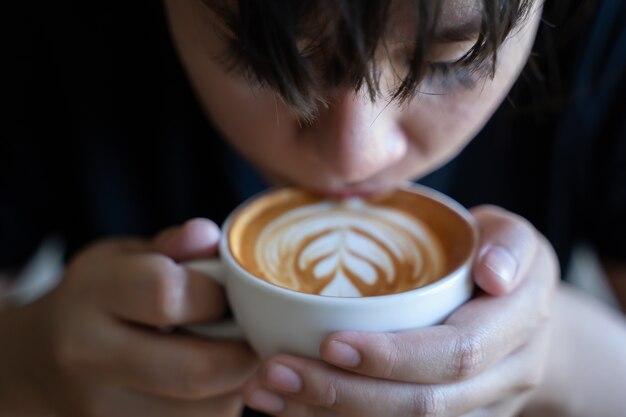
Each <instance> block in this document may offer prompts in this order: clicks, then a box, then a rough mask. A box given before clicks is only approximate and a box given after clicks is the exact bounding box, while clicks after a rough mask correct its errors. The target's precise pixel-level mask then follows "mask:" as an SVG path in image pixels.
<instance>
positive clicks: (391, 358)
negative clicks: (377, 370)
mask: <svg viewBox="0 0 626 417" xmlns="http://www.w3.org/2000/svg"><path fill="white" fill-rule="evenodd" d="M384 346H385V349H384V350H383V351H384V352H385V360H383V361H381V362H382V363H381V366H382V371H381V374H382V377H383V378H385V379H391V378H393V376H394V375H397V372H398V368H399V367H400V357H401V356H402V355H401V348H400V345H399V344H398V342H397V340H396V338H395V337H394V335H392V334H389V333H385V343H384Z"/></svg>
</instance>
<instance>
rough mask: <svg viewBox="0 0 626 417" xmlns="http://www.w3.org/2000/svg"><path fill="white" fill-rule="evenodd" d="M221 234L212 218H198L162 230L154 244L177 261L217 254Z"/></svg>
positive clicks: (155, 247) (160, 251) (157, 249)
mask: <svg viewBox="0 0 626 417" xmlns="http://www.w3.org/2000/svg"><path fill="white" fill-rule="evenodd" d="M220 235H221V232H220V229H219V227H218V226H217V225H216V224H215V223H213V222H212V221H211V220H208V219H202V218H196V219H191V220H188V221H187V222H185V223H184V224H183V225H182V226H179V227H171V228H169V229H166V230H165V231H163V232H161V233H160V234H158V235H157V236H156V237H155V238H154V240H153V241H152V246H153V249H154V250H155V251H157V252H159V253H162V254H164V255H167V256H169V257H170V258H172V259H174V260H176V261H184V260H188V259H196V258H206V257H209V256H213V255H215V252H216V251H217V246H218V243H219V239H220Z"/></svg>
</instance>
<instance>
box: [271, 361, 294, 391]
mask: <svg viewBox="0 0 626 417" xmlns="http://www.w3.org/2000/svg"><path fill="white" fill-rule="evenodd" d="M267 382H268V383H269V385H271V386H272V388H276V389H278V390H280V391H285V392H289V393H292V394H296V393H298V392H300V390H301V389H302V380H301V379H300V376H299V375H298V374H297V373H296V372H295V371H293V370H292V369H291V368H288V367H286V366H285V365H282V364H280V363H275V364H272V365H271V366H270V367H269V369H268V370H267Z"/></svg>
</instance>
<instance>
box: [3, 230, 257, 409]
mask: <svg viewBox="0 0 626 417" xmlns="http://www.w3.org/2000/svg"><path fill="white" fill-rule="evenodd" d="M218 238H219V229H218V228H217V226H215V225H214V224H213V223H212V222H209V221H207V220H200V219H196V220H191V221H189V222H187V223H186V224H185V225H183V226H182V227H179V228H172V229H170V230H167V231H165V232H163V233H161V234H160V235H159V236H157V237H156V238H155V239H154V240H153V241H142V240H138V239H127V238H123V239H122V238H120V239H111V240H107V241H103V242H100V243H97V244H95V245H93V246H92V247H90V248H88V249H86V250H84V251H83V252H82V253H80V254H79V255H78V256H77V257H76V258H75V259H74V260H73V261H72V262H71V263H70V264H69V265H68V268H67V270H66V274H65V276H64V279H63V281H62V282H61V284H60V286H59V287H58V288H57V289H55V290H54V291H53V292H52V293H51V294H49V295H48V296H47V297H45V298H43V299H42V300H40V301H38V302H36V303H34V304H33V305H31V306H29V307H28V308H26V309H25V310H24V311H23V312H21V313H20V314H18V315H17V317H15V319H16V320H14V321H12V323H13V324H15V323H17V322H19V323H20V327H22V328H23V329H28V330H27V331H21V332H19V333H18V337H16V338H13V339H12V340H11V343H10V344H11V345H12V346H13V351H14V352H17V354H15V355H14V357H15V358H18V362H19V365H13V368H14V370H15V375H12V378H15V381H14V382H15V384H16V385H15V386H17V387H20V386H21V387H22V388H24V387H28V389H29V392H28V393H26V394H24V393H23V391H22V392H21V393H20V392H17V393H16V395H17V396H18V397H19V396H20V395H21V397H23V398H25V399H26V398H27V399H29V400H30V401H31V402H32V401H33V400H34V399H38V400H39V403H40V404H41V407H40V410H45V411H46V415H48V413H49V412H54V413H55V415H56V414H58V415H59V416H64V417H71V416H111V417H117V416H138V415H146V416H151V417H156V416H168V417H175V416H196V415H198V416H200V415H202V416H220V417H222V416H236V415H239V414H240V412H241V409H242V407H243V403H242V400H241V395H240V388H241V387H242V386H243V384H244V382H245V381H246V380H247V379H248V378H249V377H250V375H251V374H252V373H253V372H254V370H255V369H256V365H257V363H256V362H257V361H256V358H255V356H254V354H253V353H252V352H251V350H250V349H249V347H248V346H247V345H245V344H244V343H240V342H231V341H217V340H203V339H199V338H196V337H192V336H189V335H185V334H180V333H177V332H171V331H168V330H167V329H172V328H173V327H174V326H179V325H184V324H191V323H197V322H203V321H208V320H215V319H219V318H220V317H222V316H223V314H224V311H225V308H226V303H225V300H224V296H223V293H222V289H221V288H220V287H219V286H218V285H217V284H215V283H213V282H212V281H211V280H210V279H207V278H206V277H204V276H202V275H201V274H200V273H198V272H195V271H192V270H190V269H187V268H185V267H183V266H181V265H180V264H178V263H176V261H182V260H188V259H192V258H198V257H206V256H211V255H213V254H214V253H215V251H216V246H217V241H218ZM2 330H3V327H2V325H1V322H0V332H1V331H2ZM4 336H5V335H2V337H0V339H2V340H3V343H4ZM5 351H6V349H5V350H3V352H5ZM9 356H11V355H9ZM2 360H3V359H2V358H0V361H2ZM3 372H4V371H3ZM1 380H2V377H0V388H2V383H1V382H2V381H1ZM7 386H8V384H7ZM0 391H2V390H1V389H0ZM0 397H1V396H0ZM0 403H2V401H1V400H0ZM1 409H2V407H1V406H0V410H1ZM18 409H19V405H18ZM20 411H21V410H20ZM0 414H2V413H1V412H0Z"/></svg>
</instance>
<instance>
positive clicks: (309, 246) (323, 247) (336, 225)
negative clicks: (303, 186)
mask: <svg viewBox="0 0 626 417" xmlns="http://www.w3.org/2000/svg"><path fill="white" fill-rule="evenodd" d="M443 254H444V250H443V249H442V247H441V244H440V242H439V241H438V239H437V237H436V235H435V234H434V233H433V232H432V231H431V230H430V229H429V228H428V227H427V226H426V225H425V224H424V223H422V222H421V221H420V220H419V219H417V218H416V217H413V216H411V215H409V214H407V213H405V212H403V211H401V210H397V209H394V208H392V207H386V206H377V205H375V204H371V203H369V202H367V201H364V200H359V199H352V200H348V201H344V202H337V201H322V202H316V203H312V204H307V205H301V206H298V207H295V208H293V209H291V210H289V211H286V212H284V213H282V214H281V215H279V216H277V217H276V218H274V219H273V220H272V221H271V222H269V223H268V224H266V225H265V226H264V227H263V230H262V231H261V232H260V234H259V235H258V237H257V239H256V242H255V243H254V260H255V262H256V266H257V268H258V272H257V273H258V274H259V276H260V278H263V279H264V280H266V281H268V282H271V283H273V284H276V285H280V286H283V287H286V288H290V289H293V290H296V291H301V292H307V293H311V294H321V295H327V296H341V297H359V296H372V295H380V294H389V293H395V292H401V291H406V290H409V289H412V288H417V287H420V286H423V285H426V284H428V283H430V282H432V281H434V280H436V279H438V278H440V277H441V276H442V275H443V272H444V271H443V269H444V265H445V259H444V255H443Z"/></svg>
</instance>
